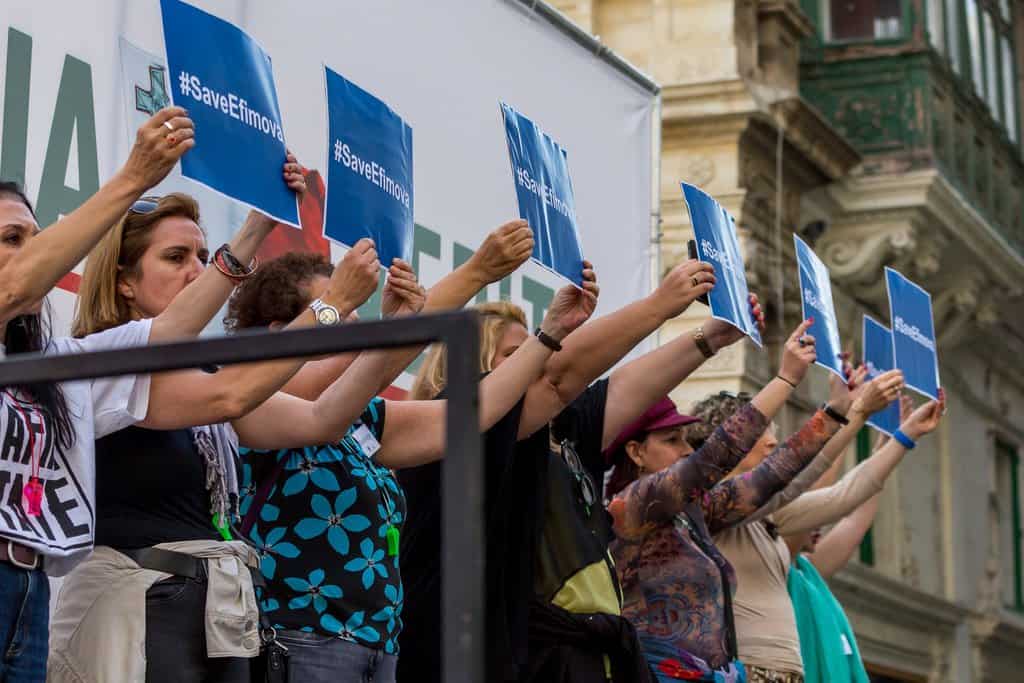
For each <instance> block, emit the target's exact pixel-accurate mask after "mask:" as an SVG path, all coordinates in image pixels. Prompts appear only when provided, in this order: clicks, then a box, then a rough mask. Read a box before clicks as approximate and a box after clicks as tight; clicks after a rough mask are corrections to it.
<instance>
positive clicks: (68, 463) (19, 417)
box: [0, 320, 152, 576]
mask: <svg viewBox="0 0 1024 683" xmlns="http://www.w3.org/2000/svg"><path fill="white" fill-rule="evenodd" d="M151 323H152V321H150V320H140V321H136V322H130V323H128V324H126V325H121V326H119V327H115V328H113V329H110V330H106V331H104V332H99V333H97V334H92V335H89V336H88V337H85V338H84V339H70V338H65V337H61V338H58V339H54V340H53V341H52V342H51V344H50V347H49V348H48V349H47V350H46V353H47V354H64V353H81V352H87V351H104V350H107V349H115V348H123V347H130V346H142V345H145V344H146V343H148V341H149V331H150V327H151ZM0 362H2V361H0ZM61 387H62V388H63V391H64V398H65V400H66V401H67V404H68V413H69V416H70V418H71V427H72V429H73V430H74V444H73V445H72V446H71V448H70V449H69V450H67V451H66V452H62V451H61V450H60V449H58V448H55V438H54V437H55V436H56V435H55V434H53V431H54V430H53V429H52V428H50V423H47V429H45V431H44V433H43V437H42V438H40V427H41V424H42V420H41V415H40V413H39V411H38V409H36V408H35V407H34V406H33V405H32V404H31V403H28V402H26V401H22V400H19V399H20V398H21V397H18V398H15V397H13V396H12V395H11V392H9V391H6V390H5V391H2V392H0V439H2V440H0V537H2V538H7V539H11V540H14V541H17V542H18V543H21V544H22V545H26V546H28V547H30V548H33V549H35V550H36V551H38V552H39V553H41V554H43V555H44V556H45V558H46V560H45V569H46V573H47V574H49V575H51V576H63V575H64V574H67V573H68V572H69V571H71V569H72V568H73V567H74V566H75V564H77V563H78V562H79V561H81V560H82V559H83V558H84V557H85V556H86V555H87V554H88V553H89V551H90V550H92V546H93V537H94V536H95V532H96V462H95V446H96V439H98V438H100V437H102V436H106V435H107V434H110V433H112V432H116V431H117V430H119V429H124V428H125V427H128V426H130V425H132V424H134V423H136V422H138V421H139V420H141V419H143V418H144V417H145V416H146V411H147V410H148V408H149V375H137V376H136V375H126V376H122V377H110V378H100V379H92V380H82V381H79V382H64V383H62V385H61ZM26 418H27V419H28V420H29V421H30V422H31V423H32V429H33V431H34V433H35V438H34V439H33V440H34V442H35V443H34V447H35V451H36V452H37V453H38V454H39V478H40V480H41V481H42V482H43V484H44V491H45V494H44V496H43V501H42V514H40V515H38V516H30V515H28V514H27V513H26V512H25V507H24V505H23V503H22V489H23V488H24V486H25V484H26V483H27V482H28V480H29V477H30V476H31V467H32V453H31V452H30V450H29V439H28V438H27V437H26V434H27V431H26V428H25V427H26V425H25V419H26Z"/></svg>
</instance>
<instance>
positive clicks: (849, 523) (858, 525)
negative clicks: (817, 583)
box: [807, 494, 881, 579]
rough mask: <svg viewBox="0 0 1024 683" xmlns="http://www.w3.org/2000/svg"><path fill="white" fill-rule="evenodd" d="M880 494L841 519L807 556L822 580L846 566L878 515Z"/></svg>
mask: <svg viewBox="0 0 1024 683" xmlns="http://www.w3.org/2000/svg"><path fill="white" fill-rule="evenodd" d="M880 498H881V495H879V494H876V495H874V496H872V497H871V498H869V499H868V500H867V501H865V502H863V503H861V505H860V507H858V508H857V509H856V510H854V511H853V512H852V513H850V514H849V515H848V516H846V517H844V518H843V519H841V520H840V521H839V522H838V523H837V524H836V525H835V526H834V527H832V529H831V530H829V532H828V533H827V534H825V536H824V537H823V538H822V539H821V540H820V541H818V545H817V547H816V548H815V549H814V552H813V553H811V554H809V555H808V556H807V559H808V560H810V561H811V563H812V564H813V565H814V567H815V568H816V569H817V570H818V573H819V574H821V576H822V578H825V579H827V578H829V577H831V576H832V575H833V574H835V573H836V572H838V571H839V570H840V569H842V568H843V567H845V566H846V563H847V562H849V561H850V558H851V557H853V554H854V553H855V552H856V551H857V548H858V547H860V542H861V541H863V540H864V534H866V533H867V532H868V530H869V529H870V528H871V525H872V524H873V523H874V521H875V515H876V514H878V503H879V499H880Z"/></svg>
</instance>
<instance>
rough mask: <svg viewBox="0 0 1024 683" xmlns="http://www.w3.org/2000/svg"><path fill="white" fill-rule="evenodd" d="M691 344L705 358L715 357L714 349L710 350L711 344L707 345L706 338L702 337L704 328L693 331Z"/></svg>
mask: <svg viewBox="0 0 1024 683" xmlns="http://www.w3.org/2000/svg"><path fill="white" fill-rule="evenodd" d="M693 343H694V344H696V345H697V348H698V349H700V352H701V353H702V354H704V357H705V358H711V357H712V356H714V355H715V351H714V349H712V348H711V344H709V343H708V340H707V337H705V336H704V328H703V327H698V328H697V329H695V330H694V331H693Z"/></svg>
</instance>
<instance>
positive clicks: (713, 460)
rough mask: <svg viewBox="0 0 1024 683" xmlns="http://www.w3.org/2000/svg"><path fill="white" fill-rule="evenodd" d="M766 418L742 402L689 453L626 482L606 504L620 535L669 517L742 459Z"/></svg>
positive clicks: (637, 534) (638, 534)
mask: <svg viewBox="0 0 1024 683" xmlns="http://www.w3.org/2000/svg"><path fill="white" fill-rule="evenodd" d="M768 422H769V419H768V418H767V417H765V415H764V414H763V413H762V412H761V411H759V410H758V409H757V407H755V405H754V404H753V403H750V404H747V405H746V406H744V407H743V408H741V409H740V410H738V411H737V412H736V413H735V414H734V415H733V416H732V417H730V418H729V419H728V420H726V421H725V422H724V423H723V424H722V425H721V426H720V427H719V428H718V429H716V430H715V432H714V433H713V434H712V435H711V436H710V437H708V440H707V441H705V442H704V445H703V446H701V447H700V449H698V450H697V451H696V452H694V453H693V454H692V455H690V456H688V457H685V458H683V459H681V460H679V461H678V462H676V463H675V464H674V465H672V466H671V467H668V468H666V469H663V470H661V471H660V472H655V473H654V474H651V475H648V476H646V477H643V478H641V479H640V480H638V481H635V482H633V483H632V484H631V485H629V486H627V487H626V488H625V489H624V490H623V491H622V492H621V493H620V494H619V495H617V496H616V497H615V499H614V500H612V502H611V504H610V505H609V506H608V511H609V512H610V513H611V514H612V518H613V519H614V522H615V533H616V534H617V535H618V536H619V537H620V538H624V539H639V538H642V537H644V536H645V535H647V534H648V533H650V532H651V531H652V530H653V529H655V528H657V527H658V526H661V525H662V524H665V523H666V522H668V521H669V520H671V519H672V518H673V517H674V516H675V515H677V514H679V513H680V512H681V511H682V509H683V507H684V506H685V505H686V504H687V503H688V502H689V501H691V500H693V499H694V498H695V497H696V496H698V495H699V494H700V493H701V492H702V491H704V490H706V489H708V488H709V487H711V486H714V484H715V483H716V482H717V481H719V480H720V479H721V478H722V477H724V476H725V475H726V474H728V473H729V472H730V471H731V470H732V468H733V467H735V466H736V464H737V463H738V462H739V461H740V460H742V459H743V456H745V455H746V454H747V452H748V451H749V450H750V449H751V448H752V447H753V446H754V443H755V442H757V440H758V438H760V436H761V433H762V432H763V431H764V430H765V429H766V428H767V427H768Z"/></svg>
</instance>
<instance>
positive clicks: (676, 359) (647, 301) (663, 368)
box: [523, 260, 759, 447]
mask: <svg viewBox="0 0 1024 683" xmlns="http://www.w3.org/2000/svg"><path fill="white" fill-rule="evenodd" d="M584 267H585V268H591V265H590V263H589V262H587V261H585V262H584ZM713 285H714V272H713V268H712V266H711V265H710V264H707V263H703V262H701V261H693V260H691V261H686V262H685V263H682V264H680V265H678V266H676V267H675V268H673V269H672V271H671V272H670V273H669V274H668V275H667V276H666V277H665V279H664V281H663V282H662V283H661V285H660V286H659V287H658V289H657V290H655V292H654V293H652V294H651V295H650V296H648V297H646V298H644V299H642V300H640V301H637V302H635V303H632V304H630V305H628V306H625V307H623V308H621V309H619V310H618V311H615V312H614V313H611V314H609V315H606V316H602V317H601V318H598V319H597V320H593V321H591V322H590V323H588V324H587V325H585V326H584V327H583V328H581V329H580V330H578V331H577V332H575V333H574V334H572V335H570V336H569V337H568V338H567V339H566V341H565V344H563V351H562V352H560V353H557V354H555V356H553V357H552V359H551V360H550V361H549V362H548V365H547V367H546V368H545V369H544V375H543V376H542V377H541V379H539V380H538V381H537V383H536V385H535V386H533V387H531V388H530V391H529V393H528V395H527V400H526V403H525V405H524V406H523V424H524V425H527V426H529V427H533V428H534V429H536V428H537V427H539V426H540V425H543V424H545V423H546V422H547V421H548V420H550V419H551V417H552V416H554V415H557V414H558V413H559V412H561V411H562V410H563V409H564V408H565V407H566V406H568V405H569V404H570V403H572V401H573V400H575V398H576V397H577V396H578V395H579V394H580V393H581V392H583V390H584V389H586V388H587V386H588V385H589V384H590V383H591V382H593V381H594V380H595V379H597V378H598V377H600V376H601V375H602V374H603V373H604V372H606V371H607V370H608V369H609V368H610V367H612V366H613V365H615V363H617V362H618V361H619V360H621V359H622V357H623V356H625V355H626V354H627V353H629V351H630V350H632V349H633V347H635V346H636V345H637V344H639V343H640V342H641V341H643V339H645V338H646V337H647V336H648V335H650V334H651V333H652V332H654V331H655V330H656V329H658V327H660V326H661V325H662V323H664V322H665V321H666V320H670V319H672V318H674V317H675V316H677V315H679V314H680V313H682V312H683V311H684V310H686V308H687V307H688V306H689V305H690V304H691V303H693V302H694V301H695V300H696V299H697V297H699V296H700V295H701V294H704V293H706V292H708V291H710V290H711V288H712V286H713ZM758 313H759V311H758ZM712 327H714V326H709V328H708V329H711V328H712ZM726 334H728V333H726ZM708 336H709V337H710V336H711V334H710V333H709V335H708ZM715 336H716V337H721V338H720V339H716V340H715V342H713V343H718V344H720V345H725V344H726V343H727V342H726V341H725V335H718V333H717V332H716V333H715ZM709 341H710V339H709ZM718 348H720V346H719V347H718ZM704 360H705V357H704V356H703V354H701V352H700V350H699V349H698V348H697V346H696V345H695V344H694V342H693V338H692V335H689V334H687V335H683V336H682V337H680V338H679V339H676V340H674V341H673V342H671V343H670V344H667V345H665V346H664V347H661V348H659V349H657V350H655V351H652V352H651V353H650V354H647V355H646V356H644V357H643V358H640V359H637V360H635V361H633V362H632V363H630V364H629V365H627V366H625V367H623V368H621V369H619V370H616V372H615V373H613V375H612V378H613V379H612V380H610V382H609V387H608V401H607V405H606V407H605V411H606V413H605V420H604V428H603V433H602V435H601V437H602V445H603V446H604V447H607V445H608V444H610V443H611V442H612V441H613V440H614V439H615V437H616V436H617V435H618V433H619V432H620V431H621V430H622V428H623V427H625V426H626V425H627V424H628V423H629V422H631V421H632V420H634V419H636V418H637V417H639V415H640V414H641V413H643V411H644V410H646V409H647V408H648V407H649V405H650V404H651V403H653V402H654V401H655V400H657V399H658V398H659V397H661V396H664V395H665V394H666V393H668V391H669V389H671V388H672V387H674V386H676V385H677V384H678V383H679V382H681V381H682V380H683V379H685V378H686V377H687V376H688V375H689V374H690V373H691V372H693V370H694V369H696V368H697V367H698V366H700V364H701V363H702V362H703V361H704ZM651 368H656V371H655V372H651ZM634 391H635V392H638V395H639V400H638V398H637V397H636V396H634V395H633V394H632V393H631V392H634ZM659 392H660V393H659ZM623 396H628V398H627V399H625V400H622V398H621V397H623ZM648 399H649V400H648ZM645 401H646V402H645Z"/></svg>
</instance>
